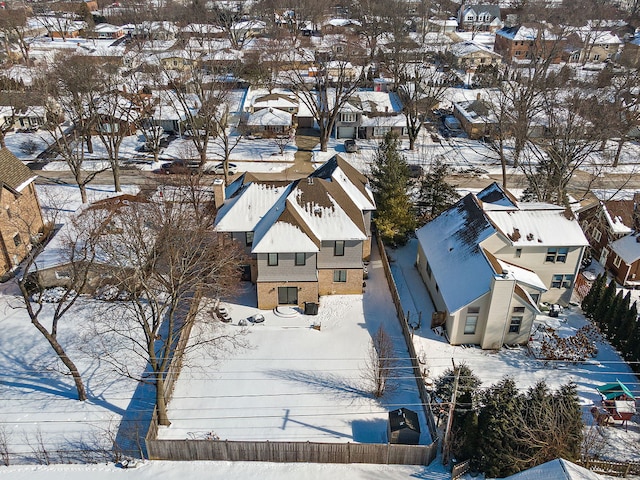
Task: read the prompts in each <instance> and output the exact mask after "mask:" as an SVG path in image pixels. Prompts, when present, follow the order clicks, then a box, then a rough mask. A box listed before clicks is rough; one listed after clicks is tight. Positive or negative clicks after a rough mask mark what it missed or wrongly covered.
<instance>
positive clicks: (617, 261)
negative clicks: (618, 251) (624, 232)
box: [613, 255, 622, 268]
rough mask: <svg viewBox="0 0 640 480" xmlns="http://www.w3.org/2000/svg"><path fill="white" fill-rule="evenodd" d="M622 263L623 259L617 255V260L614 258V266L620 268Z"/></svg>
mask: <svg viewBox="0 0 640 480" xmlns="http://www.w3.org/2000/svg"><path fill="white" fill-rule="evenodd" d="M621 263H622V259H621V258H620V256H619V255H616V258H614V260H613V266H614V267H616V268H618V267H619V266H620V264H621Z"/></svg>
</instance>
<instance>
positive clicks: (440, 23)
mask: <svg viewBox="0 0 640 480" xmlns="http://www.w3.org/2000/svg"><path fill="white" fill-rule="evenodd" d="M457 28H458V21H457V20H456V19H455V18H449V19H448V20H440V19H438V18H430V19H429V20H428V21H427V29H428V31H429V32H432V33H441V34H444V33H453V32H455V31H456V29H457Z"/></svg>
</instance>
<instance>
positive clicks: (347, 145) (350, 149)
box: [344, 138, 358, 153]
mask: <svg viewBox="0 0 640 480" xmlns="http://www.w3.org/2000/svg"><path fill="white" fill-rule="evenodd" d="M344 150H345V152H347V153H358V144H357V143H356V141H355V140H354V139H352V138H350V139H348V140H345V141H344Z"/></svg>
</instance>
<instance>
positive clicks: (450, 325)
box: [417, 183, 588, 349]
mask: <svg viewBox="0 0 640 480" xmlns="http://www.w3.org/2000/svg"><path fill="white" fill-rule="evenodd" d="M417 237H418V255H417V267H418V270H419V272H420V275H421V276H422V279H423V281H424V283H425V285H426V286H427V289H428V290H429V293H430V294H431V298H432V299H433V301H434V305H435V308H436V310H437V312H438V313H437V314H436V315H435V316H434V321H435V324H437V325H441V326H444V327H445V330H446V333H447V336H448V339H449V341H450V342H451V343H452V344H454V345H460V344H477V345H480V346H481V347H482V348H484V349H496V348H500V347H501V346H502V345H504V344H521V343H526V342H527V340H528V338H529V334H530V331H531V327H532V325H533V320H534V318H535V315H536V314H537V313H538V304H539V302H541V301H546V302H551V303H565V304H566V303H568V302H569V299H570V297H571V292H572V290H573V284H574V279H575V277H576V275H577V273H578V267H579V266H580V261H581V259H582V255H583V252H584V249H585V248H586V247H587V245H588V242H587V239H586V238H585V236H584V234H583V233H582V230H581V229H580V226H579V224H578V222H577V220H576V219H575V218H574V216H573V214H572V213H571V212H567V211H566V210H565V209H564V208H563V207H559V206H557V205H551V204H547V203H529V202H518V201H517V200H516V199H515V198H514V197H513V195H511V193H509V192H508V191H507V190H505V189H503V188H502V187H501V186H499V185H498V184H497V183H494V184H492V185H490V186H489V187H487V188H485V189H484V190H482V191H481V192H480V193H478V194H472V193H470V194H468V195H467V196H465V197H464V198H462V199H461V200H460V201H458V202H457V203H456V204H455V205H453V206H452V207H451V208H450V209H449V210H447V211H445V212H443V213H442V214H441V215H439V216H438V217H436V218H435V219H434V220H432V221H431V222H429V223H428V224H426V225H425V226H424V227H422V228H421V229H419V230H418V231H417Z"/></svg>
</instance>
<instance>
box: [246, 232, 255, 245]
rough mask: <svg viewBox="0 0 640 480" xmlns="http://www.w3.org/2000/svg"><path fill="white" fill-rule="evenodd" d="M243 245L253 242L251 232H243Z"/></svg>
mask: <svg viewBox="0 0 640 480" xmlns="http://www.w3.org/2000/svg"><path fill="white" fill-rule="evenodd" d="M244 243H245V245H246V246H247V247H250V246H251V244H252V243H253V232H246V233H245V242H244Z"/></svg>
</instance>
